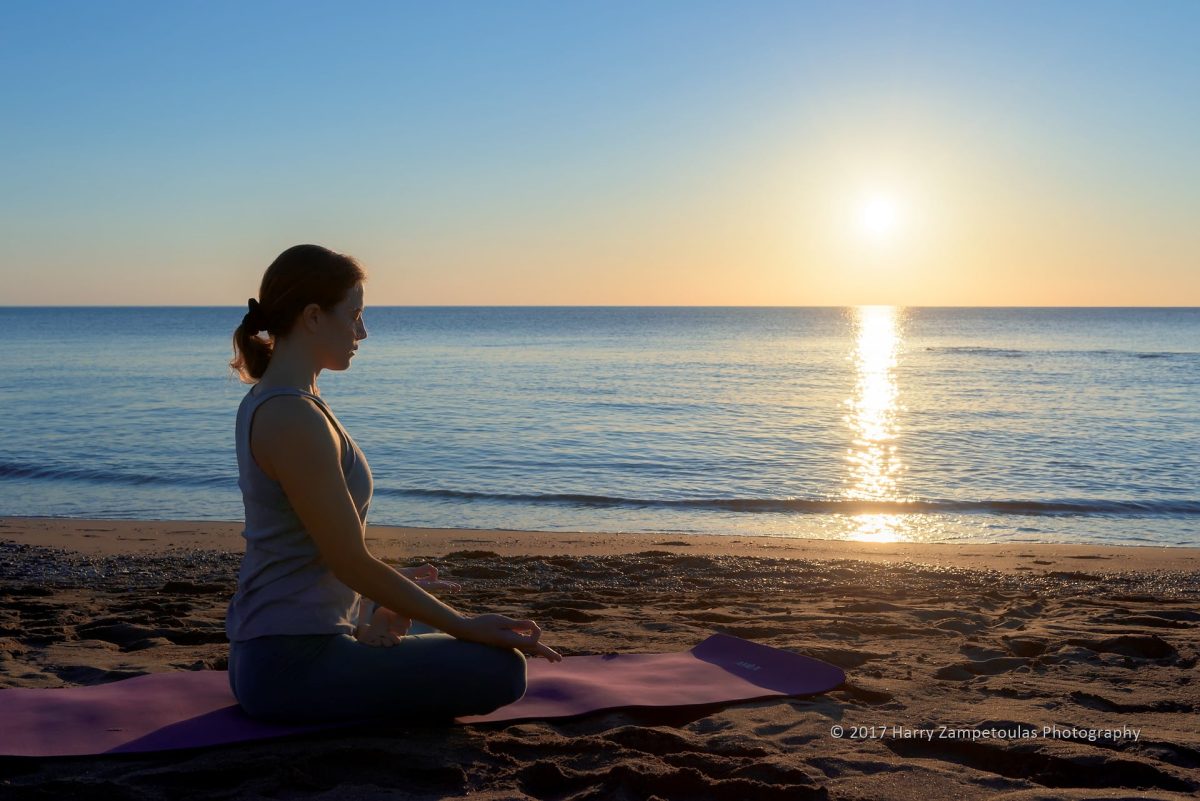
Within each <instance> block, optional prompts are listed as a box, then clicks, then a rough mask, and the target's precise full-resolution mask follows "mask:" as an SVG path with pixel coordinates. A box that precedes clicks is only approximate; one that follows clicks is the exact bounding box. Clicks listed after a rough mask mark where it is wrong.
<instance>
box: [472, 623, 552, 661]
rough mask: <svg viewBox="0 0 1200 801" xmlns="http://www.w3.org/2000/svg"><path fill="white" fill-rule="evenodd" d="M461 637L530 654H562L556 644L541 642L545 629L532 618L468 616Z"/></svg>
mask: <svg viewBox="0 0 1200 801" xmlns="http://www.w3.org/2000/svg"><path fill="white" fill-rule="evenodd" d="M456 636H458V637H459V639H462V640H471V641H472V642H481V643H486V644H487V645H499V646H505V647H508V648H516V649H517V650H518V651H522V652H524V653H526V654H529V655H530V656H541V657H544V658H546V659H548V660H550V661H551V662H561V661H562V657H561V656H560V655H559V654H558V652H557V651H555V650H554V649H553V648H550V647H549V646H547V645H543V644H542V643H540V642H538V638H539V637H541V636H542V630H541V629H540V628H538V624H537V623H534V622H533V621H532V620H515V619H513V618H511V617H506V616H504V615H494V614H487V615H475V616H474V617H468V618H464V619H463V622H462V631H460V632H458V633H457V635H456Z"/></svg>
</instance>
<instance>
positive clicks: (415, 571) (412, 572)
mask: <svg viewBox="0 0 1200 801" xmlns="http://www.w3.org/2000/svg"><path fill="white" fill-rule="evenodd" d="M396 572H398V573H399V574H400V575H402V576H405V577H406V578H409V579H412V581H413V582H414V583H416V585H417V586H418V587H420V588H421V589H423V590H425V591H426V592H429V591H432V590H444V591H446V592H457V591H458V590H461V589H462V585H460V584H456V583H454V582H453V581H445V580H443V579H439V578H438V571H437V568H436V567H434V566H433V565H431V564H429V563H428V562H426V563H425V564H423V565H418V566H417V567H402V568H399V569H398V570H397V571H396Z"/></svg>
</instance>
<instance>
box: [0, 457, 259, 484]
mask: <svg viewBox="0 0 1200 801" xmlns="http://www.w3.org/2000/svg"><path fill="white" fill-rule="evenodd" d="M5 478H32V479H47V480H50V481H81V482H87V483H90V484H118V485H121V486H147V485H153V486H173V487H178V486H185V487H222V486H227V485H235V484H236V479H233V478H231V477H228V476H221V477H217V476H209V477H205V476H201V475H179V474H169V473H157V474H153V475H151V474H146V473H128V472H123V471H121V470H117V469H114V468H111V467H63V466H55V467H40V466H36V465H22V464H7V463H0V479H5Z"/></svg>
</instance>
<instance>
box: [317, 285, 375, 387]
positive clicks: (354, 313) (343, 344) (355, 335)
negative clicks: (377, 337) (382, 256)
mask: <svg viewBox="0 0 1200 801" xmlns="http://www.w3.org/2000/svg"><path fill="white" fill-rule="evenodd" d="M325 317H326V322H327V323H328V325H327V326H324V334H325V335H324V336H323V337H322V340H323V341H322V345H323V346H324V347H323V350H325V352H326V356H327V362H326V363H327V366H328V367H329V369H331V370H345V369H346V368H348V367H349V366H350V360H351V359H352V358H353V357H354V351H356V350H358V342H359V340H361V339H366V338H367V327H366V325H365V324H364V323H363V285H362V283H361V282H359V283H357V284H355V285H354V286H353V287H351V288H350V291H349V292H347V293H346V297H344V298H342V302H341V303H339V304H338V305H336V306H334V307H333V309H332V310H331V311H329V312H328V313H327V314H326V315H325Z"/></svg>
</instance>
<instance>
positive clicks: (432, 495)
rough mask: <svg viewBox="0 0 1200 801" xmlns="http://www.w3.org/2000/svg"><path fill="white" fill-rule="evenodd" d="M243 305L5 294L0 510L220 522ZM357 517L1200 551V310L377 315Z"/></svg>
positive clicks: (347, 417)
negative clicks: (49, 304) (372, 485)
mask: <svg viewBox="0 0 1200 801" xmlns="http://www.w3.org/2000/svg"><path fill="white" fill-rule="evenodd" d="M243 311H244V309H242V308H126V307H122V308H14V307H10V308H0V337H2V338H3V343H4V349H3V369H2V370H0V397H2V398H3V401H4V413H5V414H4V417H5V425H4V437H3V438H0V514H4V515H36V516H75V517H98V518H110V517H112V518H142V519H181V520H239V519H241V516H242V506H241V496H240V493H239V491H238V488H237V468H236V460H235V457H234V444H233V425H234V415H235V412H236V409H237V406H238V403H239V402H240V401H241V399H242V397H243V396H244V394H245V392H246V391H247V390H248V386H247V385H244V384H241V383H240V382H238V381H237V380H236V379H234V378H232V377H231V375H230V373H229V370H228V367H227V362H228V361H229V359H230V357H231V355H232V353H231V345H230V337H231V334H232V331H233V329H234V327H235V326H236V325H237V324H238V322H239V321H240V318H241V315H242V313H243ZM365 318H366V323H367V328H368V333H369V336H368V338H367V339H366V340H364V341H363V343H362V345H361V348H360V350H359V353H358V355H357V356H356V357H355V360H354V363H353V365H352V367H351V369H349V370H347V371H345V372H341V373H336V372H329V371H326V372H324V373H322V374H321V377H320V379H319V382H318V383H319V386H320V388H321V392H322V396H323V397H324V398H325V399H326V400H327V401H328V402H329V404H330V405H331V407H332V408H333V409H334V411H335V413H336V414H337V415H338V417H339V418H340V419H341V421H342V423H343V424H344V425H345V426H346V428H347V429H348V430H349V431H350V432H351V434H352V435H353V436H354V437H355V439H356V440H357V442H358V444H359V445H360V447H361V448H362V449H363V451H364V453H365V454H366V456H367V459H368V461H369V462H370V464H371V468H372V471H373V473H374V476H375V482H376V490H375V498H374V501H373V502H372V506H371V512H370V518H369V520H370V522H372V523H376V524H394V525H411V526H432V527H461V528H501V529H535V530H559V531H564V530H566V531H618V532H631V531H650V532H670V533H672V535H673V536H674V535H676V534H677V535H679V536H680V537H683V536H686V535H687V534H691V533H697V532H702V533H716V534H730V535H749V534H759V535H772V536H799V537H820V538H830V539H862V540H884V541H887V540H912V541H958V542H982V541H1055V542H1093V543H1109V544H1152V545H1200V309H1195V308H1183V309H1048V308H1029V309H976V308H901V307H858V308H844V309H843V308H644V307H637V308H597V307H585V308H546V307H539V308H513V307H499V308H467V307H450V308H431V307H418V308H407V307H386V308H368V309H367V312H366V315H365Z"/></svg>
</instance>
